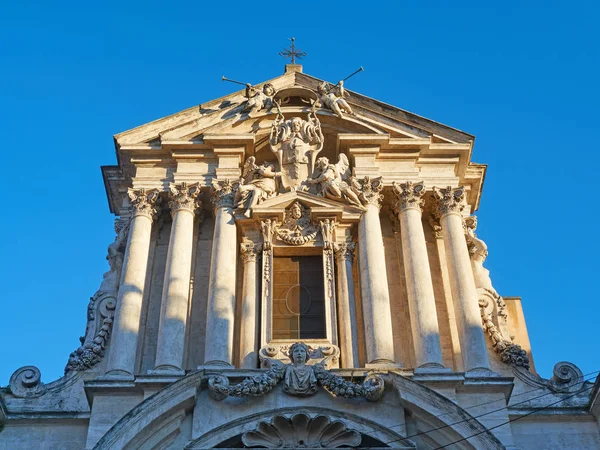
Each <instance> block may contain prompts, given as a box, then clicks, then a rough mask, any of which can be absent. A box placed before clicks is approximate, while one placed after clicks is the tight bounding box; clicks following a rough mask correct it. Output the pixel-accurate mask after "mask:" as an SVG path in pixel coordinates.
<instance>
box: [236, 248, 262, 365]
mask: <svg viewBox="0 0 600 450" xmlns="http://www.w3.org/2000/svg"><path fill="white" fill-rule="evenodd" d="M259 251H260V249H259V248H257V246H256V245H255V244H254V243H253V242H252V241H246V242H242V243H241V244H240V254H241V257H242V262H243V263H244V281H243V286H242V314H241V317H240V319H241V323H240V367H241V368H243V369H256V368H257V367H258V332H259V324H258V298H259V294H258V282H257V278H256V259H257V253H258V252H259Z"/></svg>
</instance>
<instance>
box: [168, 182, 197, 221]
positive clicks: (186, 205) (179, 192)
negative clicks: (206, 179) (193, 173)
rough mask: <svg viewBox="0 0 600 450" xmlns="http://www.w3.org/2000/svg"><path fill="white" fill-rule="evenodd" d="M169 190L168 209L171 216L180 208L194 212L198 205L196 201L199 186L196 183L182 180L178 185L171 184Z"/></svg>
mask: <svg viewBox="0 0 600 450" xmlns="http://www.w3.org/2000/svg"><path fill="white" fill-rule="evenodd" d="M169 191H170V193H169V209H170V210H171V216H172V217H173V216H174V215H175V213H176V212H177V211H179V210H180V209H185V210H187V211H190V212H192V213H195V212H196V210H197V209H198V207H199V206H200V205H199V202H198V195H199V194H200V186H199V185H198V183H194V184H192V185H188V184H187V183H186V182H185V181H184V182H182V183H181V184H180V185H175V184H171V185H170V186H169Z"/></svg>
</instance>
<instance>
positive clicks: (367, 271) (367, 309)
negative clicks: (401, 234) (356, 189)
mask: <svg viewBox="0 0 600 450" xmlns="http://www.w3.org/2000/svg"><path fill="white" fill-rule="evenodd" d="M363 184H364V185H363V193H362V196H363V198H364V199H365V200H367V202H368V203H367V206H366V211H365V212H364V213H363V215H362V217H361V219H360V222H359V223H358V245H359V252H358V256H359V265H360V286H361V300H362V307H363V317H364V326H365V346H366V353H367V361H366V362H367V364H393V363H394V335H393V332H392V312H391V308H390V294H389V290H388V280H387V274H386V269H385V267H386V264H385V251H384V248H383V235H382V234H381V223H380V221H379V206H380V202H381V197H382V196H381V194H380V191H381V189H382V187H383V185H382V184H381V181H380V180H374V181H373V182H371V181H370V180H368V179H367V180H365V182H363Z"/></svg>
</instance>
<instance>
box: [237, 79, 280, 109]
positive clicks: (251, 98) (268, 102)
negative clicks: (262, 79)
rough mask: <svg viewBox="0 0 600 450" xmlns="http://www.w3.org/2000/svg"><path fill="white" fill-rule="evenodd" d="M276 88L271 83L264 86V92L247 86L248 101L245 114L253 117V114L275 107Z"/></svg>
mask: <svg viewBox="0 0 600 450" xmlns="http://www.w3.org/2000/svg"><path fill="white" fill-rule="evenodd" d="M274 95H275V88H274V87H273V85H272V84H271V83H266V84H264V85H263V88H262V90H260V89H257V88H256V87H254V86H252V85H251V84H250V83H247V84H246V98H247V99H248V101H247V102H246V105H245V106H244V109H243V112H245V113H247V114H248V116H250V117H252V114H253V113H255V112H257V111H260V110H262V109H266V110H269V109H271V108H272V107H273V96H274Z"/></svg>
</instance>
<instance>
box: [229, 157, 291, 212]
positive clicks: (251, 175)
mask: <svg viewBox="0 0 600 450" xmlns="http://www.w3.org/2000/svg"><path fill="white" fill-rule="evenodd" d="M277 176H281V172H277V171H276V170H275V164H273V163H271V162H268V161H265V162H264V163H262V164H261V165H260V166H259V165H257V164H256V158H255V157H254V156H250V157H248V159H247V160H246V164H244V172H243V174H242V179H241V180H240V187H239V188H238V190H237V191H236V194H235V199H234V205H235V207H236V208H241V207H243V208H244V209H245V210H246V211H245V212H244V216H245V217H250V210H251V209H252V208H253V207H254V206H256V205H258V204H259V203H260V202H262V201H263V200H266V199H268V198H270V197H272V196H274V195H276V194H277V183H276V181H275V177H277Z"/></svg>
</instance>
